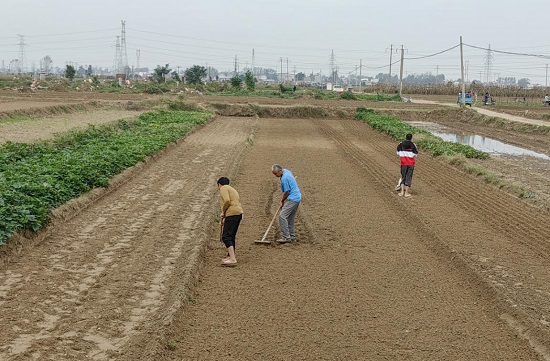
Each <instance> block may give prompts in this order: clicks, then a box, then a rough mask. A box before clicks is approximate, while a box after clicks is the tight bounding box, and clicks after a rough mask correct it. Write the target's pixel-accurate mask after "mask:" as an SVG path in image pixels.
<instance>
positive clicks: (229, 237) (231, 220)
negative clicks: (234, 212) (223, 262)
mask: <svg viewBox="0 0 550 361" xmlns="http://www.w3.org/2000/svg"><path fill="white" fill-rule="evenodd" d="M241 219H243V215H242V214H239V215H238V216H228V217H225V221H224V222H223V231H222V241H223V244H225V248H229V247H231V246H233V248H234V249H235V248H236V247H235V237H236V236H237V231H238V230H239V224H240V223H241Z"/></svg>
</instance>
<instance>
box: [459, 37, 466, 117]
mask: <svg viewBox="0 0 550 361" xmlns="http://www.w3.org/2000/svg"><path fill="white" fill-rule="evenodd" d="M460 74H461V77H462V97H461V100H462V107H464V106H465V105H466V85H465V83H464V55H463V51H462V36H460Z"/></svg>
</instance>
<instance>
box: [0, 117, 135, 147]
mask: <svg viewBox="0 0 550 361" xmlns="http://www.w3.org/2000/svg"><path fill="white" fill-rule="evenodd" d="M139 114H140V112H136V111H129V110H121V109H97V110H93V111H89V112H85V113H82V112H77V113H72V114H63V115H55V116H50V117H46V118H37V119H25V120H17V121H10V122H2V123H0V144H2V143H5V142H8V141H10V142H18V143H29V142H34V141H37V140H45V139H49V138H51V137H53V136H54V135H55V134H57V133H63V132H67V131H69V130H76V129H82V128H86V127H88V126H89V125H99V124H103V123H109V122H113V121H116V120H119V119H124V118H130V117H135V116H137V115H139Z"/></svg>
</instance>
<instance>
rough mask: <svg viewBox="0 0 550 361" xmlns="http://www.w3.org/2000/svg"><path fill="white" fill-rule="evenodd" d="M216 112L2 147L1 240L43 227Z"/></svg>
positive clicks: (159, 116) (161, 116)
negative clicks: (57, 210)
mask: <svg viewBox="0 0 550 361" xmlns="http://www.w3.org/2000/svg"><path fill="white" fill-rule="evenodd" d="M211 117H212V113H211V112H205V111H202V112H199V111H194V112H189V111H165V110H162V111H155V112H149V113H144V114H142V115H140V116H139V117H138V118H137V119H135V120H133V121H128V120H119V121H118V122H115V123H112V124H105V125H100V126H90V127H89V128H87V129H86V130H81V131H71V132H68V133H65V134H63V135H62V136H58V137H56V138H55V139H53V140H50V141H45V142H42V143H33V144H24V143H11V142H8V143H6V144H4V145H2V146H1V147H0V244H4V243H5V242H6V240H7V239H8V238H9V237H11V236H12V235H13V234H14V233H15V232H18V231H23V230H32V231H37V230H39V229H40V228H41V227H43V226H44V225H45V224H46V223H47V221H48V216H49V212H50V211H51V210H52V209H54V208H56V207H59V206H60V205H62V204H64V203H66V202H67V201H69V200H71V199H73V198H76V197H79V196H80V195H82V194H84V193H86V192H88V191H90V190H92V189H93V188H97V187H105V186H107V185H108V182H109V180H110V179H111V178H112V177H113V176H115V175H117V174H119V173H121V172H122V171H124V170H125V169H127V168H129V167H131V166H134V165H135V164H137V163H138V162H140V161H143V160H145V158H146V157H148V156H150V155H153V154H155V153H157V152H158V151H160V150H162V149H164V148H165V147H166V146H167V145H168V144H169V143H171V142H175V141H176V140H178V139H180V138H181V137H183V136H184V135H185V134H186V133H187V132H188V131H189V130H191V129H192V128H194V127H195V126H197V125H200V124H203V123H205V122H207V121H208V120H209V119H210V118H211Z"/></svg>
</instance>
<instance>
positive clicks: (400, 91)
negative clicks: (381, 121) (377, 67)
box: [399, 45, 405, 98]
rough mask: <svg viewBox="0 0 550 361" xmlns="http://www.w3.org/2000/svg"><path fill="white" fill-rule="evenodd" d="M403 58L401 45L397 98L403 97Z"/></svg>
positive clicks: (403, 50) (403, 51) (403, 53)
mask: <svg viewBox="0 0 550 361" xmlns="http://www.w3.org/2000/svg"><path fill="white" fill-rule="evenodd" d="M404 58H405V49H403V45H401V66H400V69H399V97H401V98H402V97H403V59H404Z"/></svg>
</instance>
